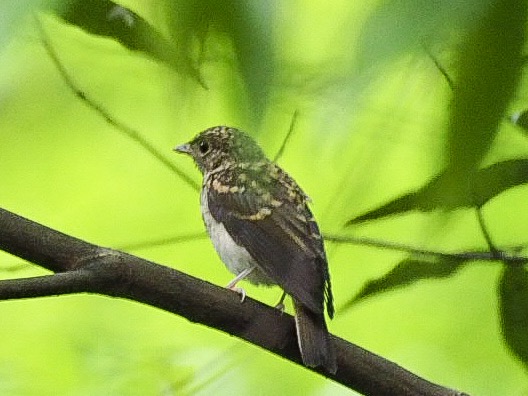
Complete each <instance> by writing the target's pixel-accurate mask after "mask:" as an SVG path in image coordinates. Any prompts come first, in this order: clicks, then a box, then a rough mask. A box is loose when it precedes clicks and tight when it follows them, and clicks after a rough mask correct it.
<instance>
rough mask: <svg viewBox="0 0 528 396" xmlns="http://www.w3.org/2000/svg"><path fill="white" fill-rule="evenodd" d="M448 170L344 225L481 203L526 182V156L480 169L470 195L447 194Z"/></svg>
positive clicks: (449, 175)
mask: <svg viewBox="0 0 528 396" xmlns="http://www.w3.org/2000/svg"><path fill="white" fill-rule="evenodd" d="M451 177H452V174H450V173H449V174H448V173H447V172H444V173H441V174H439V175H438V176H436V177H435V178H433V179H432V181H430V182H429V183H428V184H427V185H425V186H424V187H422V188H421V189H419V190H417V191H415V192H411V193H409V194H405V195H402V196H401V197H399V198H396V199H394V200H392V201H390V202H388V203H386V204H384V205H382V206H380V207H378V208H375V209H373V210H371V211H368V212H367V213H364V214H362V215H360V216H357V217H355V218H352V219H350V220H348V222H347V223H346V224H347V225H352V224H356V223H360V222H363V221H369V220H376V219H380V218H383V217H387V216H393V215H396V214H402V213H405V212H410V211H413V210H417V211H422V212H428V211H432V210H436V209H456V208H461V207H473V206H477V207H481V206H483V205H484V204H485V203H486V202H488V201H489V200H491V199H492V198H494V197H496V196H497V195H499V194H501V193H502V192H504V191H506V190H508V189H510V188H512V187H516V186H519V185H521V184H525V183H528V159H515V160H508V161H503V162H498V163H496V164H493V165H490V166H488V167H486V168H484V169H480V170H479V171H478V172H477V173H476V175H475V177H474V178H473V180H472V182H471V189H472V193H471V194H470V195H451V194H447V193H446V191H448V189H449V186H450V183H451V182H452V179H451Z"/></svg>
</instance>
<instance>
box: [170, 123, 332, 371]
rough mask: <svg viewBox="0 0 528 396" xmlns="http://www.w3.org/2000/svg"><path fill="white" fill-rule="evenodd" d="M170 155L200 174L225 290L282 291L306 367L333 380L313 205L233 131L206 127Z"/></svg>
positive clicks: (328, 298) (327, 300)
mask: <svg viewBox="0 0 528 396" xmlns="http://www.w3.org/2000/svg"><path fill="white" fill-rule="evenodd" d="M174 151H176V152H179V153H184V154H187V155H190V156H191V157H192V158H193V159H194V162H195V163H196V165H197V166H198V169H199V170H200V171H201V173H202V175H203V182H202V188H201V193H200V202H201V212H202V217H203V221H204V223H205V228H206V229H207V232H208V234H209V237H210V239H211V241H212V243H213V245H214V248H215V249H216V252H217V253H218V255H219V256H220V259H221V260H222V261H223V263H224V264H225V265H226V267H227V268H228V270H229V271H230V272H232V273H233V274H235V275H236V277H235V278H234V279H233V280H232V281H231V282H230V283H229V284H228V285H227V287H228V288H230V289H232V290H235V291H239V292H240V291H241V289H238V288H237V287H236V284H237V283H238V282H239V281H240V280H242V279H245V280H247V281H249V282H251V283H253V284H256V285H260V284H263V285H278V286H280V287H281V288H282V289H283V291H284V293H286V294H288V295H290V296H291V297H292V301H293V306H294V310H295V323H296V330H297V340H298V344H299V349H300V352H301V358H302V361H303V364H304V365H305V366H308V367H322V368H324V369H325V370H326V371H328V372H329V373H335V372H336V371H337V362H336V354H335V350H334V348H333V345H332V342H331V337H330V334H329V332H328V328H327V325H326V321H325V315H324V312H325V305H326V311H327V314H328V316H329V317H330V318H333V316H334V306H333V295H332V288H331V284H330V274H329V269H328V261H327V258H326V253H325V249H324V243H323V239H322V236H321V233H320V231H319V227H318V225H317V223H316V221H315V219H314V216H313V215H312V212H311V211H310V208H309V207H308V203H309V202H310V198H309V197H308V196H307V195H306V194H305V193H304V192H303V190H302V189H301V188H300V187H299V186H298V185H297V183H296V182H295V181H294V180H293V178H292V177H290V176H289V175H288V174H287V173H286V172H285V171H284V170H283V169H282V168H280V167H279V166H278V165H277V164H276V163H275V162H274V161H271V160H270V159H268V158H267V157H266V155H265V154H264V152H263V150H262V149H261V148H260V146H259V145H258V144H257V142H256V141H255V140H254V139H253V138H252V137H250V136H249V135H248V134H247V133H245V132H243V131H242V130H239V129H237V128H233V127H228V126H215V127H212V128H208V129H206V130H204V131H203V132H200V133H199V134H198V135H196V137H194V138H193V139H192V140H191V141H190V142H188V143H185V144H182V145H178V146H176V147H175V148H174ZM243 293H244V292H243ZM244 296H245V293H244V294H243V295H242V301H243V298H244ZM283 297H284V295H283ZM281 303H282V299H281Z"/></svg>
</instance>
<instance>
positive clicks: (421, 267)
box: [343, 257, 468, 310]
mask: <svg viewBox="0 0 528 396" xmlns="http://www.w3.org/2000/svg"><path fill="white" fill-rule="evenodd" d="M467 261H468V260H465V259H455V258H452V257H431V258H430V259H425V258H420V259H417V258H408V259H405V260H403V261H401V262H400V263H399V264H398V265H396V267H394V268H393V269H392V270H391V271H389V272H388V273H386V274H385V275H383V276H382V277H381V278H378V279H374V280H371V281H369V282H367V283H366V284H365V285H364V286H363V288H362V289H361V290H360V292H359V293H358V294H357V295H356V296H354V298H352V299H351V300H350V301H348V302H347V303H346V304H345V306H344V307H343V308H344V310H346V309H348V308H350V307H352V306H353V305H355V304H357V303H358V302H360V301H363V300H365V299H367V298H370V297H374V296H377V295H379V294H382V293H386V292H389V291H393V290H397V289H402V288H404V287H407V286H411V285H413V284H415V283H416V282H418V281H420V280H424V279H440V278H447V277H449V276H452V275H454V274H455V273H456V272H457V271H458V270H459V269H460V267H461V266H462V265H464V264H465V263H467Z"/></svg>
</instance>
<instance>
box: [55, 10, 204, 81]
mask: <svg viewBox="0 0 528 396" xmlns="http://www.w3.org/2000/svg"><path fill="white" fill-rule="evenodd" d="M53 11H54V12H55V13H56V14H57V15H58V16H59V17H60V18H62V19H63V20H64V21H66V22H68V23H70V24H72V25H75V26H78V27H80V28H81V29H83V30H85V31H86V32H88V33H91V34H94V35H98V36H104V37H108V38H112V39H114V40H116V41H118V42H119V43H121V44H122V45H123V46H124V47H126V48H128V49H129V50H131V51H137V52H140V53H142V54H144V55H145V56H148V57H149V58H151V59H154V60H156V61H158V62H161V63H163V64H165V65H167V66H169V67H170V68H172V69H174V70H175V71H176V72H178V73H182V74H185V75H188V76H190V77H191V78H193V79H194V80H195V81H196V82H198V83H200V84H201V85H202V86H205V83H204V82H203V81H202V77H201V75H200V73H199V70H198V67H197V64H196V62H194V61H193V60H192V59H191V55H190V54H189V53H188V52H186V48H184V49H182V48H179V47H178V46H177V45H176V44H175V43H174V42H171V41H170V40H169V39H168V38H166V37H164V36H163V35H162V34H161V33H160V32H159V30H158V29H156V28H155V27H154V26H152V25H151V24H150V23H149V22H148V21H147V20H146V19H144V18H142V17H141V16H140V15H138V14H136V13H135V12H134V11H132V10H130V9H128V8H125V7H124V6H121V5H119V4H118V3H115V2H113V1H109V0H92V1H89V2H87V1H82V0H75V1H71V2H68V3H67V4H62V3H59V4H57V5H55V7H54V8H53Z"/></svg>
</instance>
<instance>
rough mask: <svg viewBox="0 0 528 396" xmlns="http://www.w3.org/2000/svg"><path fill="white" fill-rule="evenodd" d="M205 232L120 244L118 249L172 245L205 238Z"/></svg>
mask: <svg viewBox="0 0 528 396" xmlns="http://www.w3.org/2000/svg"><path fill="white" fill-rule="evenodd" d="M205 238H207V234H206V233H205V232H195V233H192V234H186V235H178V236H174V237H171V238H163V239H156V240H152V241H147V242H137V243H130V244H128V245H124V246H120V247H119V249H121V250H125V251H127V252H128V251H131V250H139V249H146V248H151V247H156V246H164V245H172V244H176V243H183V242H188V241H194V240H197V239H205Z"/></svg>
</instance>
